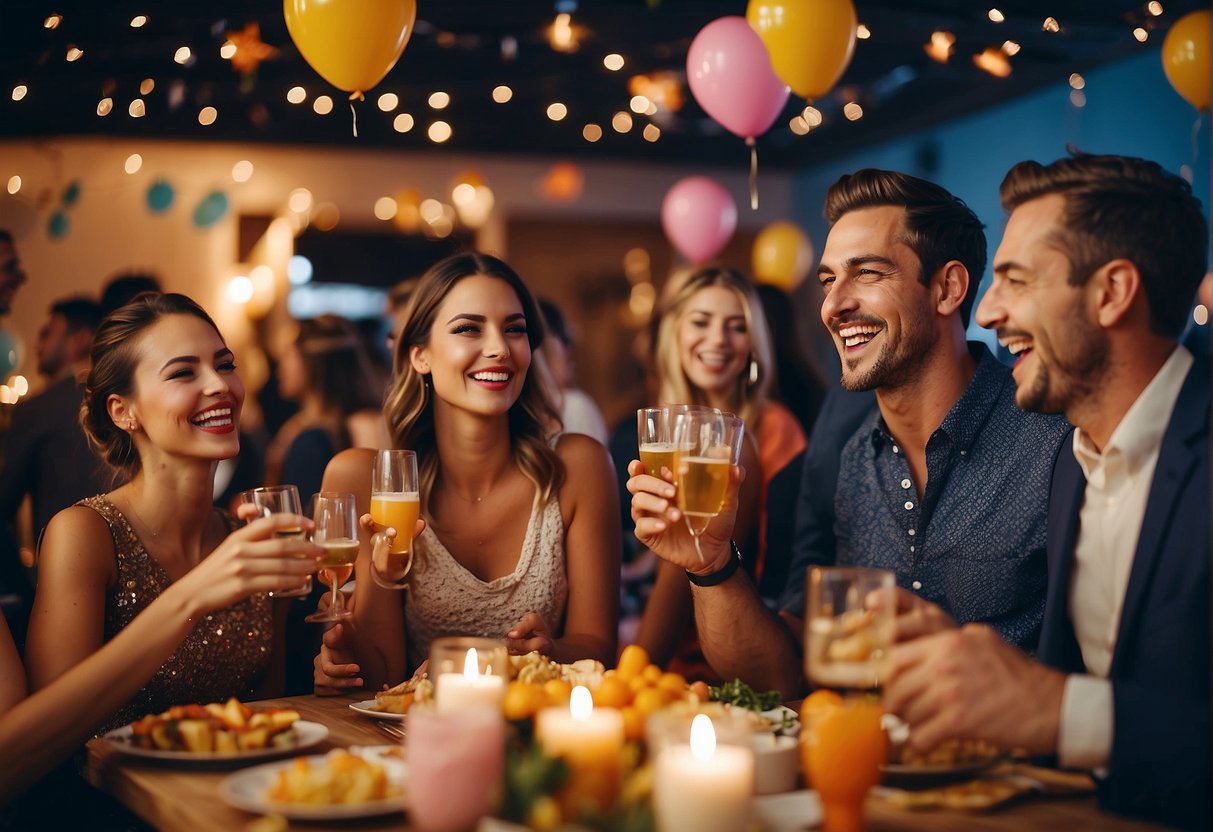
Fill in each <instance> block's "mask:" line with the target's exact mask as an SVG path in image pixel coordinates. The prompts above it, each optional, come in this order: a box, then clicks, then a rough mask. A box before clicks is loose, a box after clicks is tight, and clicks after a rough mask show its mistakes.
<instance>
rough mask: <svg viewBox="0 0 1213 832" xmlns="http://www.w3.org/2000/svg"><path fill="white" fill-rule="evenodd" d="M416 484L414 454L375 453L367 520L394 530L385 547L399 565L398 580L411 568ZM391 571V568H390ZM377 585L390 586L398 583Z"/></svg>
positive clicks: (417, 514)
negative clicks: (401, 571)
mask: <svg viewBox="0 0 1213 832" xmlns="http://www.w3.org/2000/svg"><path fill="white" fill-rule="evenodd" d="M417 489H418V486H417V454H415V453H413V452H412V451H397V450H380V451H376V453H375V465H374V469H373V471H372V472H371V519H372V520H374V521H375V522H376V523H378V524H379V525H380V526H384V527H385V528H386V527H389V526H390V527H391V528H393V529H395V530H396V538H395V539H394V540H393V541H392V546H391V548H390V549H389V550H388V553H389V555H390V557H391V558H392V559H394V560H397V561H403V563H398V564H397V566H399V567H402V568H403V572H404V574H403V575H402V576H401V582H403V581H404V579H405V578H407V576H408V574H409V572H411V571H412V568H413V529H414V527H416V525H417V518H418V517H420V516H421V501H420V495H419V493H418V490H417ZM393 571H395V570H393ZM376 583H380V584H381V585H385V586H390V587H391V588H393V589H403V588H404V585H403V583H400V585H398V586H394V585H386V584H383V582H382V581H376Z"/></svg>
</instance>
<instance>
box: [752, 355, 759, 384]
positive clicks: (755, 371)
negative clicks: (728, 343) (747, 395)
mask: <svg viewBox="0 0 1213 832" xmlns="http://www.w3.org/2000/svg"><path fill="white" fill-rule="evenodd" d="M757 383H758V359H756V358H754V357H753V356H750V386H751V387H753V386H754V385H755V384H757Z"/></svg>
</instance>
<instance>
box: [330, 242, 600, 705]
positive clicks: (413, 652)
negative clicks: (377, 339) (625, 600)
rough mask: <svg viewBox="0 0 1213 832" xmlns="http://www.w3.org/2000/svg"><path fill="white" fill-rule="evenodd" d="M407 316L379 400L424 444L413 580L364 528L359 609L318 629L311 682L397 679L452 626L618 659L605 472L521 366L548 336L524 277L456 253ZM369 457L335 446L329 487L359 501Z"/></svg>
mask: <svg viewBox="0 0 1213 832" xmlns="http://www.w3.org/2000/svg"><path fill="white" fill-rule="evenodd" d="M405 318H406V320H405V323H404V327H403V329H402V331H401V334H400V337H399V339H398V341H397V347H396V358H395V364H396V367H395V376H394V378H393V381H392V385H391V387H390V388H389V391H388V396H387V403H386V405H385V413H386V415H387V418H388V425H389V429H390V430H391V431H392V437H393V441H394V443H395V446H396V447H398V448H407V449H410V450H413V451H416V452H417V456H418V464H419V473H420V480H421V482H420V486H421V488H420V493H421V501H422V517H423V519H424V522H419V523H418V529H417V530H413V529H398V530H395V532H396V533H399V534H416V535H417V536H416V539H415V541H414V548H415V556H414V560H413V567H412V572H411V574H409V575H408V576H407V578H406V579H405V580H406V581H407V583H408V591H406V592H399V591H393V590H392V589H390V588H385V586H384V585H390V584H391V583H392V582H393V581H396V580H397V579H400V578H402V577H404V576H403V575H402V574H401V573H400V572H399V571H397V572H389V571H388V570H389V569H390V568H393V567H391V566H390V564H391V563H392V562H391V561H388V560H387V559H386V558H385V557H382V556H381V555H382V553H384V552H385V551H386V546H384V545H382V544H380V545H379V546H377V548H376V552H375V554H376V556H375V557H372V551H371V549H372V544H371V539H370V535H369V534H364V535H363V537H364V540H363V546H362V552H361V553H360V554H359V560H358V566H357V569H358V574H359V576H361V577H360V578H359V580H358V582H357V590H356V592H355V598H354V617H353V619H352V620H351V621H349V622H347V623H345V624H340V625H338V626H336V627H334V628H333V629H332V630H330V631H329V632H328V633H326V635H325V646H324V648H322V650H321V654H320V656H319V657H317V660H316V685H317V692H318V693H335V692H339V691H343V690H345V689H348V688H351V687H358V686H361V685H362V684H363V683H364V682H365V684H366V685H367V686H368V687H370V688H371V689H377V688H378V687H379V686H380V685H381V684H382V683H385V682H390V683H395V682H399V681H400V680H401V679H403V678H405V676H406V675H407V674H408V673H409V672H411V671H412V670H413V669H414V668H415V667H416V666H417V665H418V664H419V663H420V662H421V661H423V660H424V659H425V658H426V657H427V656H428V653H429V645H430V642H431V641H432V640H433V639H434V638H436V637H438V636H441V635H447V634H476V635H484V636H490V637H493V638H500V639H504V640H505V641H506V644H507V646H508V648H509V650H510V651H511V652H513V653H527V652H530V651H532V650H539V651H540V652H543V653H545V654H547V655H549V656H551V657H552V658H553V659H556V660H558V661H574V660H576V659H582V658H595V659H600V660H602V661H604V662H607V663H610V662H612V661H613V660H614V657H615V629H616V625H617V616H618V604H619V548H620V543H619V523H618V506H617V505H616V502H615V501H616V499H617V497H616V494H615V488H614V475H613V471H612V468H611V465H610V461H609V459H608V458H607V455H606V451H605V450H604V449H603V447H602V446H601V445H600V444H598V443H597V442H595V441H593V440H592V439H590V438H588V437H585V436H581V435H576V434H568V435H559V434H558V433H557V432H556V431H554V430H553V427H554V426H557V425H559V420H558V418H557V417H556V414H555V411H554V409H553V407H552V404H551V401H550V398H549V395H548V392H547V391H546V390H545V389H544V388H543V386H542V384H541V382H540V381H539V378H540V376H539V374H537V373H533V372H529V371H530V370H531V369H532V367H531V362H532V356H533V354H534V353H535V351H536V349H537V348H538V347H539V345H540V344H541V343H542V340H543V325H542V319H541V317H540V315H539V313H538V310H537V307H536V304H535V300H534V298H533V296H532V295H531V293H530V291H529V290H528V289H527V287H526V286H525V285H524V284H523V283H522V280H521V279H520V278H519V277H518V275H517V274H515V273H514V271H513V269H511V268H510V267H509V266H508V265H506V264H505V263H503V262H502V261H500V260H498V259H497V258H495V257H490V256H487V255H480V254H474V253H467V254H457V255H454V256H452V257H448V258H447V259H445V260H443V261H442V262H440V263H439V264H438V265H436V266H435V267H434V268H432V269H431V270H430V271H429V272H428V273H427V274H426V275H425V276H424V277H423V278H422V279H421V281H420V283H419V285H418V286H417V289H416V292H415V293H414V295H413V297H412V300H411V301H410V305H409V309H408V311H407V312H406V315H405ZM372 460H373V453H372V452H371V451H366V450H359V449H354V450H349V451H345V452H343V453H341V454H339V455H338V456H337V457H335V458H334V459H333V461H332V462H331V463H330V464H329V467H328V470H327V471H326V472H325V477H324V487H325V489H326V490H327V489H335V490H340V491H351V492H353V493H354V494H355V495H356V496H357V498H358V501H359V505H360V506H361V507H362V508H363V509H364V510H365V509H366V507H367V506H368V505H369V502H370V487H371V468H372ZM363 522H364V531H366V532H368V533H369V532H370V531H373V530H375V527H374V525H373V524H372V523H371V522H370V518H369V515H368V516H365V517H364V518H363ZM390 533H391V532H389V534H390ZM370 577H374V578H375V579H374V580H369V579H367V578H370Z"/></svg>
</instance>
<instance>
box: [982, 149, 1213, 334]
mask: <svg viewBox="0 0 1213 832" xmlns="http://www.w3.org/2000/svg"><path fill="white" fill-rule="evenodd" d="M999 193H1000V196H1001V197H1002V204H1003V207H1004V208H1005V209H1006V210H1007V211H1014V210H1015V209H1016V208H1018V207H1019V206H1020V205H1022V204H1024V203H1025V202H1028V201H1030V200H1033V199H1037V198H1039V197H1043V196H1048V195H1049V194H1061V196H1062V197H1063V198H1064V199H1065V208H1064V210H1063V211H1062V217H1061V222H1062V227H1061V228H1060V229H1059V230H1058V231H1057V233H1055V234H1054V235H1053V243H1054V245H1056V246H1057V248H1058V249H1059V250H1060V251H1061V252H1062V253H1064V254H1065V255H1066V258H1067V259H1068V260H1069V261H1070V275H1069V283H1070V284H1071V285H1072V286H1081V285H1082V284H1084V283H1086V282H1087V281H1088V280H1089V279H1090V278H1091V275H1092V274H1093V273H1094V272H1095V271H1096V270H1097V269H1098V268H1099V267H1100V266H1102V265H1103V264H1105V263H1107V262H1109V261H1112V260H1116V259H1119V258H1124V259H1126V260H1129V261H1131V262H1132V263H1133V264H1134V265H1136V266H1137V269H1138V271H1139V272H1140V273H1141V280H1142V286H1143V288H1144V290H1145V296H1146V303H1147V305H1148V306H1149V309H1150V329H1151V331H1153V332H1154V333H1155V334H1158V335H1162V336H1166V337H1168V338H1177V337H1178V336H1179V334H1180V332H1182V331H1183V328H1184V326H1185V324H1186V323H1187V320H1188V310H1189V309H1190V308H1191V306H1192V298H1193V296H1194V295H1195V294H1196V288H1197V287H1198V286H1199V285H1200V281H1201V280H1202V279H1203V277H1204V274H1205V266H1206V262H1207V260H1206V256H1207V255H1206V250H1207V249H1206V247H1207V239H1208V237H1207V235H1208V231H1207V229H1206V227H1205V220H1204V217H1203V215H1202V214H1201V211H1200V200H1198V199H1197V198H1196V197H1195V196H1193V195H1192V186H1191V185H1189V184H1188V183H1187V182H1186V181H1185V180H1183V179H1182V178H1180V177H1178V176H1176V175H1175V174H1173V173H1168V172H1167V171H1165V170H1163V169H1162V167H1161V166H1160V165H1159V164H1158V163H1156V162H1150V161H1147V160H1146V159H1136V158H1133V157H1130V156H1093V155H1090V154H1086V153H1076V154H1074V155H1073V156H1071V157H1069V158H1063V159H1058V160H1057V161H1056V162H1053V163H1052V164H1051V165H1047V166H1046V165H1041V164H1040V163H1038V162H1032V161H1028V162H1020V163H1019V164H1018V165H1016V166H1015V167H1013V168H1011V170H1010V172H1008V173H1007V175H1006V178H1005V179H1003V181H1002V187H1001V189H1000V192H999Z"/></svg>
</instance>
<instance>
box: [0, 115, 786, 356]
mask: <svg viewBox="0 0 1213 832" xmlns="http://www.w3.org/2000/svg"><path fill="white" fill-rule="evenodd" d="M742 151H743V148H741V147H740V146H739V148H738V159H739V161H738V165H737V168H736V170H730V171H726V172H723V173H722V172H717V171H705V170H701V169H696V168H692V167H679V166H673V165H648V166H641V165H620V164H615V163H590V162H585V163H581V167H582V169H583V170H584V172H585V190H584V193H583V195H582V197H581V199H580V200H579V201H577V202H575V203H571V204H555V203H551V202H549V201H547V200H545V199H544V198H543V197H542V196H541V195H540V193H539V191H538V188H537V182H538V180H539V179H540V178H541V177H542V176H543V175H544V174H545V173H546V172H547V170H548V169H549V168H550V166H551V164H552V162H553V161H554V160H543V159H520V158H496V157H494V158H489V157H474V156H468V155H461V154H458V153H450V152H446V151H442V150H439V151H434V152H432V153H425V154H420V153H412V154H406V153H398V152H392V151H387V150H365V151H347V150H341V151H333V150H325V149H313V148H301V147H284V146H271V145H260V144H257V145H230V144H205V143H185V142H161V141H143V140H129V139H122V140H102V139H90V138H61V139H52V140H39V141H10V142H0V188H2V186H3V183H6V182H7V181H8V180H9V177H11V176H13V175H19V176H21V177H22V180H23V187H22V189H21V191H20V192H19V193H18V195H17V197H15V198H14V197H11V196H9V195H8V194H7V193H4V192H3V191H2V190H0V227H9V228H12V230H14V231H15V232H16V233H17V236H18V247H19V250H20V253H21V257H22V259H23V260H24V262H25V266H26V271H27V272H28V274H29V278H30V280H29V283H28V284H27V285H26V287H25V288H24V289H23V290H22V292H21V293H20V294H19V295H18V297H17V300H16V304H15V306H14V311H13V314H12V315H11V316H10V317H9V318H8V319H7V320H5V321H3V322H0V325H3V326H6V327H8V328H9V329H11V330H13V331H14V333H15V334H16V335H17V336H18V338H19V339H20V340H21V341H22V343H23V344H25V345H26V346H27V347H28V346H29V345H30V344H32V339H33V337H34V336H35V334H36V332H37V330H38V327H39V326H40V325H41V323H42V320H43V317H44V315H45V311H46V308H47V305H48V304H49V303H50V302H51V301H52V300H53V299H55V298H58V297H60V296H63V295H66V294H71V293H74V292H95V291H96V290H97V288H98V287H99V285H100V284H101V283H102V282H103V281H104V280H105V279H106V278H107V277H109V276H110V275H112V274H113V273H115V272H117V271H120V270H127V269H131V268H136V267H138V268H147V269H151V270H153V271H155V272H157V273H159V274H160V275H162V277H163V279H164V281H165V284H166V288H168V289H169V290H173V291H182V292H185V293H187V294H190V295H192V296H193V297H194V298H195V299H197V300H198V301H199V302H201V303H202V304H203V305H204V306H205V307H207V309H208V310H209V311H211V312H212V313H213V314H214V315H215V316H216V318H217V319H218V320H219V323H220V325H221V326H222V327H223V328H224V330H225V334H226V335H227V336H228V338H229V340H231V341H233V342H234V343H235V344H239V343H240V342H241V341H242V340H243V339H245V338H247V337H248V333H249V327H248V325H247V322H246V321H245V320H244V315H243V310H241V309H239V308H232V306H231V304H229V303H228V302H227V301H226V300H225V299H224V296H223V290H224V287H225V285H226V282H227V280H228V278H230V276H231V275H232V274H233V273H234V268H235V265H236V264H235V259H236V256H237V253H236V245H237V239H236V238H237V223H236V217H237V216H238V215H240V214H272V213H275V212H278V211H280V210H281V209H282V207H283V205H284V204H285V200H286V197H287V195H288V194H289V193H290V191H291V190H292V189H294V188H298V187H306V188H308V189H309V190H310V191H311V192H312V193H313V195H314V197H315V200H316V201H317V202H332V203H335V204H336V205H337V206H338V208H339V209H340V210H341V215H342V224H343V225H349V226H361V227H367V226H376V225H378V224H379V221H378V220H376V219H375V218H374V216H373V213H372V206H373V204H374V201H375V200H376V199H377V198H378V197H380V196H384V195H393V194H395V193H397V192H398V191H400V190H401V189H402V188H406V187H413V188H416V189H417V190H419V191H420V192H421V194H422V195H423V196H434V197H437V198H441V199H445V200H446V201H449V193H450V188H451V184H452V180H453V179H454V178H455V176H456V175H457V174H458V173H460V172H461V171H463V170H465V169H467V168H475V169H477V170H478V171H479V172H480V173H481V175H482V176H483V177H484V179H485V180H486V181H487V183H488V184H489V185H490V187H492V188H493V190H494V193H495V195H496V209H495V210H496V217H495V221H494V222H493V223H492V224H491V226H490V228H489V229H487V230H486V231H485V232H484V233H482V236H481V244H482V245H484V246H485V247H486V248H492V249H497V250H499V251H501V252H502V253H503V254H505V255H506V256H507V257H508V256H509V254H510V252H509V248H510V240H509V239H508V238H507V231H506V229H507V228H508V219H509V217H510V216H511V215H517V216H525V217H526V218H527V219H528V221H531V222H533V221H534V220H536V219H540V220H542V218H544V217H552V218H554V219H555V218H559V219H561V220H564V221H568V220H590V221H592V220H594V219H602V220H611V221H626V222H630V223H642V224H643V223H648V224H651V226H652V227H653V228H655V229H657V228H659V227H660V222H659V211H660V205H661V199H662V197H663V195H664V194H665V192H666V190H667V189H668V188H669V187H670V186H671V185H672V184H673V183H674V182H676V181H677V180H679V179H681V178H682V177H684V176H689V175H692V174H696V173H700V174H706V175H709V176H712V177H713V178H715V179H717V180H718V181H719V182H721V184H723V185H725V187H727V188H728V189H729V190H730V191H731V192H732V193H733V194H734V196H735V198H736V199H737V201H738V205H739V209H740V214H741V224H742V227H743V228H745V229H750V230H753V229H756V228H759V227H761V226H762V225H765V224H766V223H768V222H771V221H773V220H775V219H780V218H785V217H788V216H789V212H790V210H791V205H792V198H791V197H792V194H791V178H790V177H789V176H787V175H785V174H781V173H776V172H768V173H764V174H763V176H762V179H761V187H762V209H761V210H760V211H758V212H751V211H750V210H749V209H748V199H747V190H746V180H745V177H746V173H747V169H746V166H745V165H744V164H743V163H744V161H745V154H744V152H742ZM136 152H137V153H140V154H141V155H142V156H143V167H142V169H141V170H140V171H139V172H138V173H137V174H135V175H130V176H128V175H127V174H126V173H125V172H124V170H123V165H124V162H125V160H126V158H127V156H129V155H130V154H131V153H136ZM241 159H248V160H250V161H252V162H253V164H254V174H253V177H252V179H251V180H249V181H248V182H246V183H243V184H236V183H234V182H233V181H232V178H231V169H232V165H233V164H234V163H235V162H237V161H239V160H241ZM158 177H164V178H165V179H167V180H169V181H170V182H171V183H172V184H173V186H174V188H175V190H176V193H177V198H176V202H175V203H174V205H173V207H172V209H171V210H170V212H169V213H167V214H165V215H161V216H153V215H152V214H150V213H149V212H148V211H147V209H146V206H145V194H146V191H147V188H148V186H149V185H150V184H151V183H152V182H153V181H154V180H155V179H156V178H158ZM72 180H79V181H80V182H81V184H82V193H81V197H80V200H79V202H78V203H77V204H76V205H75V206H74V207H72V208H70V209H69V210H68V214H69V217H70V220H71V230H70V232H69V233H68V235H67V236H66V237H65V238H64V239H62V240H57V241H56V240H51V239H50V238H49V236H48V235H47V232H46V225H47V221H48V218H49V217H50V214H51V212H52V211H53V210H54V209H55V207H56V205H57V203H58V200H59V194H60V193H61V192H62V190H63V188H64V186H65V185H66V184H67V183H68V182H70V181H72ZM215 188H219V189H222V190H223V191H224V192H225V193H226V194H227V196H228V199H229V201H230V203H231V206H232V209H231V210H230V211H229V213H228V215H227V216H226V217H225V218H224V219H223V220H222V221H220V222H219V223H218V224H216V225H214V226H212V227H211V228H209V229H206V230H199V229H197V228H195V227H194V226H193V224H192V222H191V216H192V213H193V209H194V206H195V205H196V204H197V203H198V201H199V200H200V199H201V198H202V197H203V196H204V195H205V194H206V193H207V192H209V191H210V190H212V189H215ZM603 269H604V270H609V269H615V270H621V264H620V263H619V261H618V260H617V259H613V260H612V262H604V263H603ZM279 278H280V279H281V278H282V276H281V275H279ZM555 279H557V280H558V279H559V278H555ZM28 352H29V350H28V349H27V350H26V358H25V360H24V362H23V368H22V369H23V370H25V371H26V372H27V373H28V371H29V369H30V365H31V361H30V359H29V357H28Z"/></svg>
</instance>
